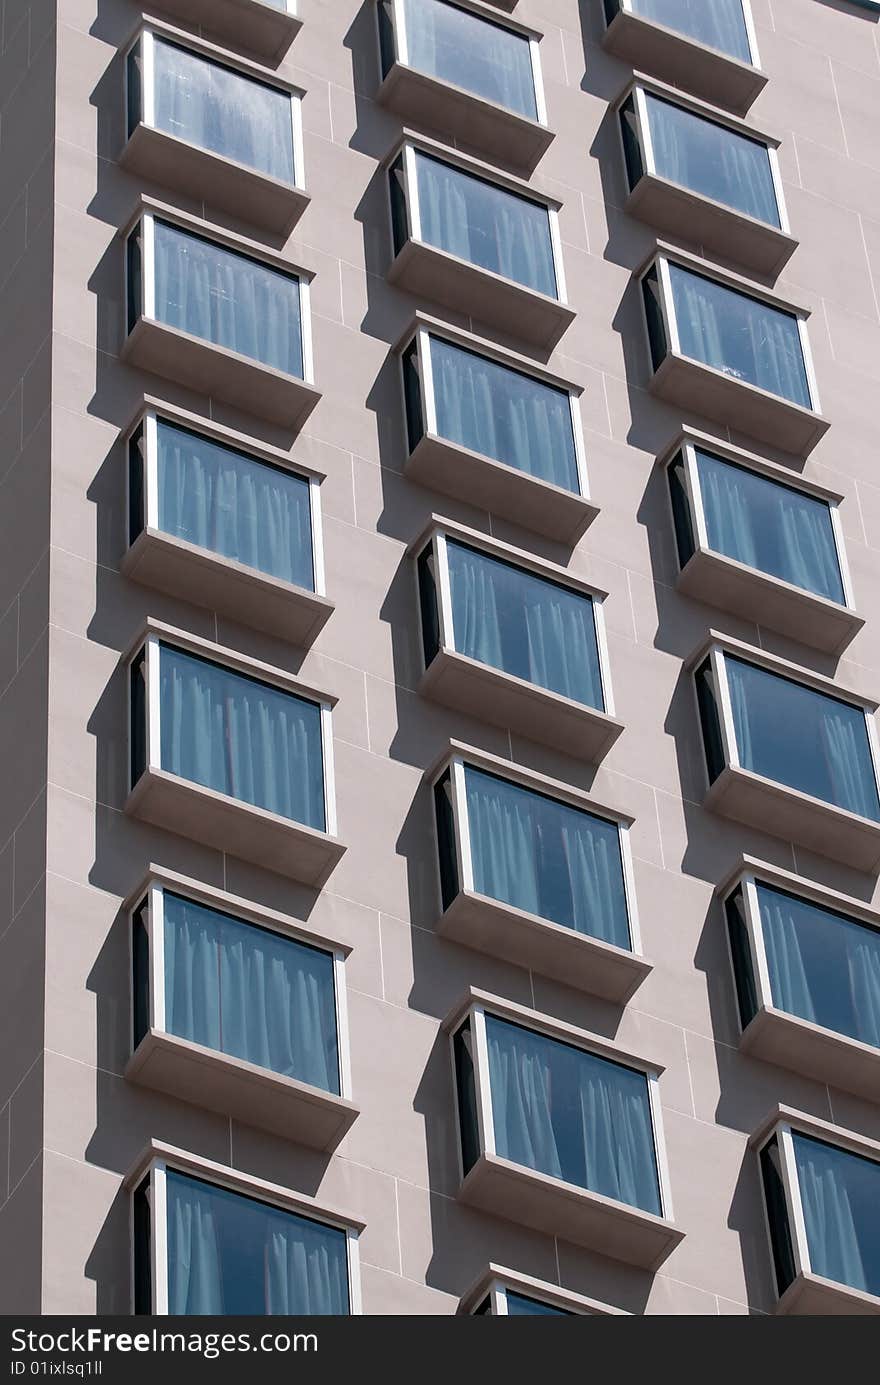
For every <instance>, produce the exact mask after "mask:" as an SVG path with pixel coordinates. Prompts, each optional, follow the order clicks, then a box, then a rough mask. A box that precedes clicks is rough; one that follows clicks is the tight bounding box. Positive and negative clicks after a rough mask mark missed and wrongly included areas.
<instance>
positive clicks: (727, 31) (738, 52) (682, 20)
mask: <svg viewBox="0 0 880 1385" xmlns="http://www.w3.org/2000/svg"><path fill="white" fill-rule="evenodd" d="M632 7H633V9H634V10H635V12H636V14H640V15H642V16H643V17H644V18H645V19H653V20H656V22H657V23H658V24H665V25H666V26H667V28H669V29H677V30H678V32H679V33H680V34H686V35H687V36H688V38H695V39H696V40H697V41H698V42H699V43H705V44H706V45H707V47H709V48H717V49H718V50H719V52H721V53H726V54H727V55H728V56H729V57H731V58H738V59H739V60H740V62H744V63H750V62H751V61H752V55H751V51H750V49H749V35H748V30H747V29H746V20H745V15H744V13H743V7H742V0H632Z"/></svg>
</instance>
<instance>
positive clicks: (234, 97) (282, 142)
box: [153, 38, 294, 183]
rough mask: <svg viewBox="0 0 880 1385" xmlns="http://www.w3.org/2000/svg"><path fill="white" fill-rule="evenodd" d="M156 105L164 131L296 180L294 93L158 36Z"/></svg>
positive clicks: (158, 124)
mask: <svg viewBox="0 0 880 1385" xmlns="http://www.w3.org/2000/svg"><path fill="white" fill-rule="evenodd" d="M153 51H154V78H153V80H154V84H155V88H154V103H155V105H154V109H155V123H156V127H157V129H159V130H164V131H166V133H167V134H169V135H176V136H177V137H178V138H179V139H185V140H188V141H189V143H190V144H197V145H199V147H200V148H202V149H210V150H211V151H212V152H213V153H215V154H222V155H224V157H225V158H227V159H234V160H235V162H236V163H240V164H246V165H247V167H248V168H255V169H256V170H257V171H258V172H260V173H267V174H269V176H270V177H272V178H278V179H279V180H280V181H281V182H284V183H293V182H294V171H293V124H292V117H291V98H290V96H288V95H287V93H286V92H283V91H279V90H278V89H277V88H276V87H270V86H267V85H266V84H265V83H263V82H255V81H253V79H252V78H250V77H244V76H243V75H242V74H241V73H240V72H235V71H233V70H232V68H229V67H220V66H218V64H217V63H213V62H208V60H207V59H206V58H202V57H200V56H199V55H198V54H196V53H191V52H189V51H188V50H187V49H186V48H178V47H177V45H176V44H173V43H166V42H165V41H164V39H159V38H157V39H155V41H154V45H153Z"/></svg>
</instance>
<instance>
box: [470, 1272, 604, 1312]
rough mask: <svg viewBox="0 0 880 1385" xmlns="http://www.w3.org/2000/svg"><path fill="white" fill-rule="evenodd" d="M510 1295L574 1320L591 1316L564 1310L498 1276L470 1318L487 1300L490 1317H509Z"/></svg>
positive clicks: (539, 1294) (568, 1309)
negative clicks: (554, 1310) (508, 1298)
mask: <svg viewBox="0 0 880 1385" xmlns="http://www.w3.org/2000/svg"><path fill="white" fill-rule="evenodd" d="M508 1294H514V1295H515V1296H516V1297H517V1298H526V1299H531V1301H532V1302H533V1303H543V1304H546V1306H547V1307H548V1308H554V1309H556V1310H557V1311H558V1312H559V1313H563V1314H567V1315H568V1316H570V1317H573V1318H578V1317H584V1316H589V1315H586V1314H583V1313H578V1311H577V1309H575V1308H562V1307H560V1305H559V1304H558V1303H553V1302H551V1300H550V1299H549V1298H545V1297H544V1296H543V1295H542V1294H541V1293H539V1292H538V1291H537V1290H531V1289H530V1290H529V1292H528V1293H527V1292H526V1290H525V1289H520V1288H513V1287H512V1286H511V1285H509V1284H508V1283H507V1281H506V1280H504V1279H501V1278H499V1276H497V1275H496V1276H495V1277H494V1278H493V1279H492V1280H491V1281H490V1283H489V1286H488V1288H487V1289H486V1292H485V1294H484V1295H483V1297H482V1298H481V1299H480V1303H477V1304H475V1305H474V1307H473V1308H472V1309H471V1312H470V1316H471V1317H474V1316H475V1315H476V1311H477V1309H478V1308H479V1307H480V1304H481V1303H485V1302H486V1299H488V1300H489V1304H490V1309H489V1311H490V1315H491V1316H492V1317H493V1318H506V1317H509V1313H508V1309H507V1295H508Z"/></svg>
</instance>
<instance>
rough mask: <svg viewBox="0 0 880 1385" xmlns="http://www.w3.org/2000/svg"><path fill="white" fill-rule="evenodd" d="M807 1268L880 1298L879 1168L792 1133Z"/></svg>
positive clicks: (869, 1162)
mask: <svg viewBox="0 0 880 1385" xmlns="http://www.w3.org/2000/svg"><path fill="white" fill-rule="evenodd" d="M792 1144H793V1145H794V1157H795V1164H796V1166H797V1177H798V1186H799V1188H800V1194H801V1203H802V1205H803V1209H804V1222H805V1223H806V1230H807V1245H808V1247H809V1251H810V1269H811V1270H812V1271H813V1273H814V1274H819V1275H822V1276H823V1278H825V1279H833V1280H834V1281H835V1282H836V1283H838V1284H846V1285H847V1286H848V1287H849V1288H851V1289H861V1290H862V1291H863V1292H864V1293H868V1294H880V1210H878V1209H880V1165H878V1164H875V1163H874V1162H873V1161H872V1160H870V1159H865V1158H863V1157H862V1156H861V1155H859V1154H852V1153H850V1151H849V1150H846V1149H838V1148H837V1147H836V1146H835V1145H828V1144H825V1143H824V1141H821V1140H814V1139H812V1138H811V1137H810V1136H807V1135H801V1134H799V1133H798V1132H797V1131H792Z"/></svg>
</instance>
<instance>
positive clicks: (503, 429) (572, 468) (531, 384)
mask: <svg viewBox="0 0 880 1385" xmlns="http://www.w3.org/2000/svg"><path fill="white" fill-rule="evenodd" d="M431 368H432V374H433V380H434V403H435V409H436V413H437V432H438V434H439V435H440V437H441V438H446V439H448V441H449V442H454V443H458V445H459V446H460V447H467V448H470V450H471V451H472V452H479V453H480V454H481V456H483V457H491V458H493V460H495V461H496V462H503V463H504V464H505V466H512V467H516V469H517V471H524V472H526V473H527V474H528V475H529V476H538V477H540V479H541V480H542V481H551V482H552V483H553V485H555V486H561V487H562V489H563V490H567V491H572V492H573V493H574V494H575V495H579V494H580V482H579V480H578V470H577V458H576V454H575V446H574V430H573V425H572V420H571V400H570V398H569V396H568V394H567V393H566V392H565V390H560V389H555V388H554V387H553V386H552V385H546V384H544V382H543V381H541V380H534V379H532V377H531V376H529V375H523V374H521V372H520V371H518V370H511V369H510V368H509V367H508V366H503V365H499V364H498V362H497V361H490V360H489V359H488V358H487V357H486V356H477V355H476V354H475V353H474V352H473V351H465V350H463V349H462V348H461V347H459V346H453V345H452V343H451V342H448V341H444V340H442V339H441V338H440V337H432V338H431Z"/></svg>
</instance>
